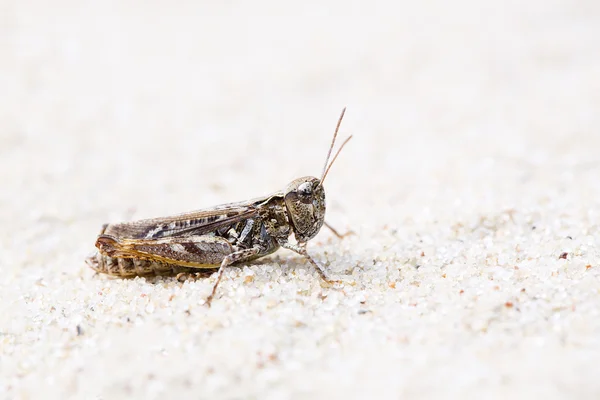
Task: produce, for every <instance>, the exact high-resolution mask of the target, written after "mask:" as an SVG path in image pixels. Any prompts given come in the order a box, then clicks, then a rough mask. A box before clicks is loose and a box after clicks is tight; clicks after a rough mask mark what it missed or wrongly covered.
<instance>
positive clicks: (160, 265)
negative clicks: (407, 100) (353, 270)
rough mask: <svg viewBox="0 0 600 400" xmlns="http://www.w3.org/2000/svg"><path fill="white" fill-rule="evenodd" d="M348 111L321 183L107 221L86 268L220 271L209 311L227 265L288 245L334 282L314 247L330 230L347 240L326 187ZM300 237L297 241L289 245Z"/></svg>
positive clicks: (127, 272) (311, 180) (131, 272)
mask: <svg viewBox="0 0 600 400" xmlns="http://www.w3.org/2000/svg"><path fill="white" fill-rule="evenodd" d="M345 112H346V108H344V109H343V110H342V113H341V115H340V117H339V119H338V122H337V125H336V128H335V132H334V134H333V139H332V141H331V145H330V147H329V151H328V152H327V157H326V158H325V165H324V167H323V172H322V174H321V178H320V179H318V178H315V177H312V176H306V177H303V178H298V179H295V180H293V181H292V182H290V183H289V184H288V185H287V186H286V187H285V189H284V190H281V191H278V192H275V193H273V194H270V195H268V196H263V197H259V198H255V199H252V200H247V201H242V202H238V203H230V204H224V205H220V206H216V207H212V208H207V209H203V210H199V211H193V212H188V213H184V214H179V215H174V216H171V217H164V218H153V219H144V220H139V221H133V222H123V223H116V224H105V225H104V226H103V227H102V231H101V232H100V235H99V236H98V238H97V240H96V247H97V248H98V252H97V253H96V254H94V255H93V256H91V257H89V258H88V259H87V260H86V263H87V264H88V265H89V266H90V267H91V268H93V269H94V270H96V271H97V272H100V273H105V274H109V275H115V276H120V277H131V276H136V275H147V274H164V273H173V272H175V273H176V272H179V271H194V270H197V269H216V268H218V273H217V280H216V281H215V283H214V285H213V288H212V292H211V294H210V296H208V298H207V299H206V304H207V305H208V306H210V303H211V301H212V300H213V298H214V297H215V294H216V292H217V287H218V286H219V282H220V281H221V277H222V276H223V271H224V270H225V268H227V267H228V266H230V265H232V264H234V263H242V262H248V261H251V260H254V259H257V258H259V257H263V256H266V255H268V254H271V253H273V252H275V251H276V250H277V249H279V248H280V247H283V248H285V249H289V250H292V251H294V252H296V253H298V254H300V255H302V256H304V257H305V258H306V259H307V260H308V261H309V262H310V263H311V264H312V265H313V266H314V268H315V269H316V270H317V272H318V273H319V275H320V276H321V278H322V279H323V280H324V281H326V282H329V283H332V282H333V281H331V280H330V279H329V278H328V277H327V275H326V274H325V271H324V270H323V269H322V268H321V266H320V265H319V264H317V263H316V262H315V261H314V260H313V259H312V258H311V257H310V255H309V254H308V252H307V251H306V244H307V242H308V241H309V240H310V239H312V238H313V237H315V236H316V235H317V233H319V230H320V229H321V227H322V226H323V225H325V226H327V227H328V228H329V229H331V230H332V232H333V233H334V234H335V235H336V236H338V237H343V236H344V235H340V234H339V233H338V232H337V231H336V230H335V229H333V228H332V227H331V226H330V225H328V224H327V223H326V222H325V189H324V188H323V182H324V181H325V178H326V177H327V174H328V172H329V170H330V168H331V166H332V165H333V163H334V162H335V160H336V158H337V157H338V155H339V154H340V152H341V151H342V149H343V148H344V146H345V145H346V143H348V141H349V140H350V139H351V138H352V136H349V137H348V138H347V139H346V140H345V141H344V142H343V143H342V145H341V146H340V148H339V149H338V151H337V152H336V154H335V155H334V157H333V159H332V161H331V163H329V157H330V156H331V152H332V150H333V147H334V145H335V140H336V137H337V134H338V131H339V128H340V125H341V123H342V119H343V118H344V113H345ZM292 234H294V237H295V239H296V243H290V241H289V238H290V236H291V235H292ZM180 275H182V274H181V273H180V274H179V275H178V277H179V276H180Z"/></svg>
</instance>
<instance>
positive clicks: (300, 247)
mask: <svg viewBox="0 0 600 400" xmlns="http://www.w3.org/2000/svg"><path fill="white" fill-rule="evenodd" d="M280 245H281V247H283V248H284V249H288V250H292V251H293V252H296V253H298V254H300V255H301V256H304V257H305V258H306V259H307V260H308V261H309V262H310V263H311V264H312V265H313V267H315V269H316V270H317V272H318V273H319V275H320V276H321V279H322V280H323V281H325V282H327V283H329V284H330V285H333V284H335V283H341V282H342V281H339V280H332V279H329V277H328V276H327V274H326V273H325V271H324V270H323V268H322V267H321V266H320V265H319V264H317V262H316V261H315V260H313V258H312V257H311V256H310V255H309V254H308V252H307V251H306V247H305V246H306V243H302V244H299V245H296V244H292V243H288V242H283V243H280Z"/></svg>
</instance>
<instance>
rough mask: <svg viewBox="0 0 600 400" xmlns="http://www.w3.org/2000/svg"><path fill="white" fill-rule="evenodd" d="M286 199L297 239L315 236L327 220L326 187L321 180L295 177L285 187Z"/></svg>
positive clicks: (302, 240)
mask: <svg viewBox="0 0 600 400" xmlns="http://www.w3.org/2000/svg"><path fill="white" fill-rule="evenodd" d="M284 199H285V208H286V209H287V212H288V216H289V219H290V220H291V222H292V227H293V229H294V234H295V236H296V240H298V241H299V242H307V241H308V240H310V239H312V238H313V237H315V236H316V235H317V233H319V230H320V229H321V226H323V222H324V221H325V189H323V185H321V181H320V180H319V179H317V178H315V177H312V176H305V177H303V178H298V179H295V180H293V181H292V182H290V184H289V185H287V187H286V188H285V192H284Z"/></svg>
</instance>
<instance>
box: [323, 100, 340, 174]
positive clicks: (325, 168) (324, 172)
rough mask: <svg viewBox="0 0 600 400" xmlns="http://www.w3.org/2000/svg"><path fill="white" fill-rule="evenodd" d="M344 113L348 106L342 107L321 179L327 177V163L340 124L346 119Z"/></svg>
mask: <svg viewBox="0 0 600 400" xmlns="http://www.w3.org/2000/svg"><path fill="white" fill-rule="evenodd" d="M344 114H346V107H344V108H343V109H342V113H341V114H340V118H339V119H338V122H337V125H336V126H335V132H333V139H331V145H330V146H329V151H328V152H327V157H325V165H323V172H322V173H321V181H323V178H324V177H325V175H326V173H327V164H328V163H329V156H331V150H333V145H334V144H335V138H336V137H337V134H338V131H339V130H340V125H341V124H342V119H344Z"/></svg>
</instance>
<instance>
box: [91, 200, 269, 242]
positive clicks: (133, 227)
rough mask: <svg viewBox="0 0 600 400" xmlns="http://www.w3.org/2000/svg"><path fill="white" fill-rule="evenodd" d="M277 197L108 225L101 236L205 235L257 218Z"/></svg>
mask: <svg viewBox="0 0 600 400" xmlns="http://www.w3.org/2000/svg"><path fill="white" fill-rule="evenodd" d="M277 195H279V194H275V195H272V196H268V197H261V198H257V199H253V200H249V201H245V202H240V203H230V204H224V205H221V206H216V207H213V208H207V209H204V210H198V211H192V212H188V213H184V214H178V215H173V216H170V217H163V218H152V219H143V220H139V221H133V222H125V223H119V224H109V225H107V226H106V228H105V229H104V231H103V232H102V234H101V235H100V236H105V237H106V236H109V237H112V238H115V239H117V240H121V239H146V240H148V239H150V240H151V239H161V238H167V237H181V236H191V235H205V234H208V233H211V232H215V231H216V230H217V229H220V228H223V227H226V226H231V225H233V224H235V223H238V222H240V221H243V220H245V219H248V218H252V217H254V216H256V215H257V214H258V212H259V209H260V206H261V204H263V203H265V202H268V201H269V200H270V199H272V198H273V197H275V196H277Z"/></svg>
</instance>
